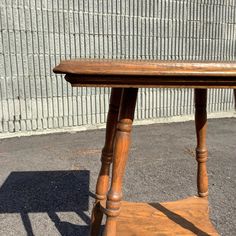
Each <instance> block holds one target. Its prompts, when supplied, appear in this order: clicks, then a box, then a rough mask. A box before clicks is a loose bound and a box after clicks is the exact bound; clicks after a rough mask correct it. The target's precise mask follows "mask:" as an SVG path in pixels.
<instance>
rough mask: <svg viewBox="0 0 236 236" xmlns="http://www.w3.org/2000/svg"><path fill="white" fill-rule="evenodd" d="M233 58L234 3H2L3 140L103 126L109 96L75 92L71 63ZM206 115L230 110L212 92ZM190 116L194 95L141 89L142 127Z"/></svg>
mask: <svg viewBox="0 0 236 236" xmlns="http://www.w3.org/2000/svg"><path fill="white" fill-rule="evenodd" d="M79 57H86V58H122V59H133V58H135V59H161V60H167V59H168V60H217V61H218V60H224V61H231V60H235V58H236V1H235V0H193V1H189V0H145V1H144V0H116V1H106V0H80V1H78V0H53V1H48V0H19V1H15V0H0V135H1V133H9V132H19V133H20V132H21V131H34V130H35V131H36V130H44V129H57V128H58V129H59V128H63V127H73V126H84V125H92V124H101V123H104V122H105V117H106V112H107V109H108V97H109V92H110V90H109V89H106V88H78V89H76V88H71V87H70V85H68V84H67V83H66V82H65V81H64V80H63V78H62V77H61V76H55V75H54V74H53V73H52V68H53V67H54V66H55V65H56V64H57V63H58V62H59V61H60V60H61V59H69V58H79ZM208 101H209V102H208V110H209V112H221V111H229V110H232V109H233V103H234V102H233V92H232V91H231V90H211V91H210V92H209V100H208ZM192 113H193V91H192V90H187V89H141V90H140V93H139V98H138V106H137V111H136V118H137V119H140V120H142V119H155V118H158V117H171V116H179V115H188V114H192Z"/></svg>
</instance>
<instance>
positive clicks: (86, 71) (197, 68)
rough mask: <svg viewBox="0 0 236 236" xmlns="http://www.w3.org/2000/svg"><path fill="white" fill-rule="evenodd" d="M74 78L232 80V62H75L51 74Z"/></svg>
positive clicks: (234, 66) (235, 71)
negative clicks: (73, 76)
mask: <svg viewBox="0 0 236 236" xmlns="http://www.w3.org/2000/svg"><path fill="white" fill-rule="evenodd" d="M53 71H54V72H55V73H60V74H76V75H96V76H98V75H125V76H126V77H127V76H129V75H138V76H145V75H148V76H181V77H183V76H200V77H206V76H207V77H208V76H210V77H215V76H217V77H218V76H222V77H227V76H233V77H235V74H236V62H206V61H204V62H197V61H156V60H101V59H97V60H96V59H78V60H67V61H62V62H61V63H60V64H59V65H58V66H56V67H55V68H54V70H53Z"/></svg>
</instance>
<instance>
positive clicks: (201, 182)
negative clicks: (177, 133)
mask: <svg viewBox="0 0 236 236" xmlns="http://www.w3.org/2000/svg"><path fill="white" fill-rule="evenodd" d="M194 92H195V126H196V135H197V147H196V159H197V162H198V170H197V187H198V195H199V196H200V197H206V196H207V195H208V176H207V167H206V161H207V154H208V152H207V146H206V133H207V111H206V105H207V90H206V89H195V91H194Z"/></svg>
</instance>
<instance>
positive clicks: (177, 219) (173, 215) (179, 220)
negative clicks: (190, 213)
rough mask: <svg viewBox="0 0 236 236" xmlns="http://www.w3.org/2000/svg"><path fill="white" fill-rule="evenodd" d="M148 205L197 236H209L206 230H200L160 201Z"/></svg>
mask: <svg viewBox="0 0 236 236" xmlns="http://www.w3.org/2000/svg"><path fill="white" fill-rule="evenodd" d="M149 205H150V206H152V207H154V208H156V209H157V210H159V211H161V212H162V213H163V214H165V215H166V216H167V217H168V218H169V219H170V220H172V221H173V222H175V223H176V224H178V225H180V226H181V227H183V228H185V229H187V230H189V231H191V232H192V233H194V234H196V235H198V236H210V235H209V234H207V233H206V232H204V231H202V230H201V229H199V228H198V227H196V226H195V225H194V224H193V223H191V222H190V221H188V220H186V219H185V218H183V217H182V216H180V215H178V214H176V213H174V212H173V211H170V210H169V209H167V208H166V207H164V206H162V205H161V204H160V203H149Z"/></svg>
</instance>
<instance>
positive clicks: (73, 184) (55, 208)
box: [0, 170, 90, 236]
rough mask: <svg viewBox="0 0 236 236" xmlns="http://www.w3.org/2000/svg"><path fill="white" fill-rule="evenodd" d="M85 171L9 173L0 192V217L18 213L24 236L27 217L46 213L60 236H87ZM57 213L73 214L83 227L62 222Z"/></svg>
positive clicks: (28, 228) (28, 230)
mask: <svg viewBox="0 0 236 236" xmlns="http://www.w3.org/2000/svg"><path fill="white" fill-rule="evenodd" d="M89 194H90V193H89V171H87V170H81V171H29V172H11V173H10V175H9V176H8V177H7V178H6V180H5V182H4V183H3V185H2V186H1V188H0V213H19V214H20V215H21V219H22V222H23V225H24V227H25V230H26V233H27V235H28V236H33V235H34V233H33V229H32V225H31V222H30V218H29V215H28V213H32V212H34V213H37V212H38V213H43V212H45V213H47V214H48V216H49V217H50V219H51V220H52V221H53V222H54V224H55V226H56V228H57V230H58V231H59V232H60V234H61V235H63V236H69V235H81V236H82V235H83V236H85V235H88V233H89V224H90V218H89V216H87V214H86V213H85V211H88V209H89ZM57 212H75V213H76V214H78V216H79V217H80V219H82V221H84V224H83V225H75V224H71V223H69V222H63V221H61V220H60V218H59V217H58V215H57Z"/></svg>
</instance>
